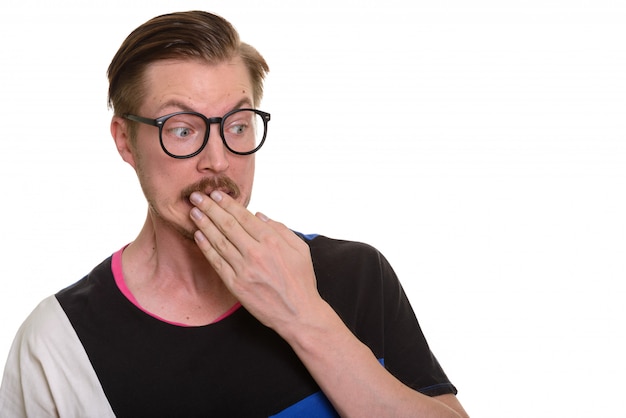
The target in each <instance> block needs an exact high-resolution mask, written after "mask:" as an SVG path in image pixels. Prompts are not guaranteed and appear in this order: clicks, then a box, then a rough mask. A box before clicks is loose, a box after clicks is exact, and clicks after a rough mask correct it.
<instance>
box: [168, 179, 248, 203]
mask: <svg viewBox="0 0 626 418" xmlns="http://www.w3.org/2000/svg"><path fill="white" fill-rule="evenodd" d="M213 190H219V191H221V192H224V193H226V194H228V195H230V197H232V198H233V199H237V198H238V197H239V195H240V194H241V191H240V190H239V186H237V183H235V182H234V181H233V180H232V179H231V178H230V177H227V176H218V177H207V178H204V179H202V180H200V181H198V182H196V183H193V184H191V185H189V186H187V187H185V189H183V191H182V192H181V193H180V197H181V198H182V199H183V200H189V196H191V194H192V193H193V192H201V193H206V194H208V193H210V192H212V191H213Z"/></svg>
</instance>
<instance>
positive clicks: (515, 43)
mask: <svg viewBox="0 0 626 418" xmlns="http://www.w3.org/2000/svg"><path fill="white" fill-rule="evenodd" d="M13 4H14V5H13V6H11V7H8V6H6V5H5V6H2V13H1V16H2V17H1V19H2V22H1V24H0V37H1V39H2V52H1V57H2V58H1V60H2V65H1V66H0V96H1V103H2V104H1V106H2V118H1V119H0V140H1V144H2V145H1V148H0V182H1V186H0V190H1V193H2V206H1V207H2V209H1V210H2V216H1V218H0V222H1V224H0V231H1V237H2V238H1V243H2V253H1V254H2V255H1V257H2V258H1V263H0V280H1V285H0V286H1V288H0V289H1V290H0V318H1V321H2V326H1V328H0V357H1V358H2V359H4V358H6V355H7V352H8V350H9V347H10V344H11V340H12V338H13V335H14V334H15V332H16V330H17V328H18V327H19V325H20V323H21V322H22V320H23V319H24V318H25V317H26V315H27V314H28V313H29V312H30V311H31V310H32V309H33V308H34V306H35V305H36V304H37V303H38V302H39V301H40V300H41V299H43V298H44V297H46V296H47V295H49V294H52V293H54V292H56V291H58V290H59V289H61V288H63V287H65V286H67V285H69V284H70V283H72V282H74V281H76V280H78V279H80V278H81V277H82V276H83V275H84V274H85V273H87V272H88V271H89V270H90V269H91V268H92V267H93V266H94V265H96V264H97V263H98V262H100V261H101V260H102V259H103V258H105V257H106V256H108V255H109V254H111V253H112V252H113V251H115V250H117V249H119V248H120V247H121V246H122V245H124V244H125V243H127V242H129V241H130V240H132V239H133V238H134V236H135V234H136V233H137V232H138V230H139V227H140V226H141V224H142V222H143V219H144V215H145V203H144V199H143V195H142V194H141V191H140V189H139V187H138V183H137V181H136V178H135V175H134V172H133V171H132V170H131V168H130V167H129V166H127V165H125V164H124V163H123V162H122V161H121V159H120V158H119V157H118V155H117V154H116V151H115V149H114V146H113V142H112V140H111V139H110V136H109V130H108V129H109V128H108V124H109V118H110V113H109V111H108V110H107V108H106V89H107V82H106V77H105V71H106V68H107V66H108V63H109V61H110V59H111V58H112V56H113V55H114V53H115V51H116V50H117V48H118V46H119V44H120V43H121V42H122V40H123V39H124V38H125V37H126V35H127V34H128V33H129V32H130V31H131V30H132V29H134V28H135V27H136V26H137V25H139V24H141V23H143V22H144V21H145V20H147V19H148V18H151V17H153V16H154V15H157V14H161V13H165V12H170V11H174V10H186V9H196V8H198V9H205V10H210V11H214V12H217V13H218V14H221V15H223V16H224V17H226V18H227V19H229V20H230V21H231V22H233V23H234V25H235V26H236V27H237V28H238V30H239V32H240V34H241V37H242V38H243V39H244V40H245V41H247V42H249V43H251V44H253V45H254V46H256V47H257V48H258V49H259V50H260V51H261V52H262V53H263V54H264V56H265V57H266V59H267V60H268V62H269V64H270V67H271V73H270V76H269V78H268V80H267V83H266V99H265V101H264V103H263V105H262V106H261V108H262V109H264V110H266V111H269V112H271V113H272V121H271V123H270V136H269V140H268V142H267V144H266V146H265V147H264V149H263V150H262V151H261V152H260V154H259V155H258V157H257V166H258V170H257V181H256V189H255V194H254V196H253V200H252V203H251V206H250V208H251V209H252V210H254V211H256V210H261V211H263V212H264V213H266V214H268V215H269V216H271V217H272V218H274V219H277V220H280V221H282V222H284V223H286V224H287V225H289V226H290V227H292V228H293V229H297V230H299V231H302V232H305V233H313V232H317V233H323V234H325V235H329V236H332V237H338V238H347V239H354V240H360V241H365V242H368V243H370V244H373V245H374V246H376V247H377V248H379V249H380V250H381V251H382V252H383V253H384V254H385V255H386V256H387V258H388V259H389V260H390V261H391V263H392V265H393V266H394V267H395V269H396V271H397V273H398V275H399V276H400V279H401V281H402V282H403V284H404V286H405V288H406V290H407V292H408V294H409V297H410V299H411V301H412V303H413V306H414V309H415V311H416V313H417V316H418V318H419V319H420V322H421V324H422V327H423V329H424V331H425V333H426V335H427V337H428V339H429V342H430V344H431V346H432V349H433V351H434V352H435V354H436V355H437V356H438V358H439V360H440V362H441V363H442V364H443V366H444V368H445V370H446V371H447V373H448V375H449V377H450V378H451V379H452V381H453V382H454V383H455V384H456V385H457V387H458V389H459V398H460V399H461V401H462V403H463V404H464V405H465V407H466V409H467V410H468V411H469V412H470V414H471V415H473V416H475V417H483V418H484V417H529V416H530V417H556V416H563V417H565V416H567V417H618V416H620V417H624V408H625V407H626V402H625V401H624V399H625V398H624V393H623V392H624V389H625V387H624V386H625V385H624V382H623V378H624V374H625V372H626V361H625V360H624V354H623V353H624V352H626V331H625V330H626V324H625V322H626V321H625V319H626V312H625V308H624V298H625V291H624V286H623V281H624V277H625V273H626V268H625V267H626V262H625V253H626V252H625V250H626V234H625V232H626V231H625V229H626V221H625V213H626V188H625V186H626V138H625V134H626V122H625V121H626V99H625V97H626V96H625V94H626V46H625V45H626V44H625V41H624V40H625V39H626V6H625V3H624V2H621V1H608V0H593V1H578V0H573V1H565V0H554V1H550V0H544V1H539V0H531V1H495V0H493V1H488V0H477V1H461V0H457V1H447V2H425V1H417V2H411V1H406V0H401V1H395V0H391V1H390V0H388V1H385V2H380V1H378V2H372V1H341V0H332V1H331V0H317V1H315V2H306V1H298V2H290V3H288V2H282V3H279V2H275V1H217V0H216V1H202V2H200V1H184V0H178V1H175V2H174V1H170V2H166V1H154V0H152V1H137V2H134V1H123V2H122V1H116V0H109V1H107V2H100V4H101V5H98V4H93V3H92V2H80V1H74V2H71V1H55V2H44V1H39V2H35V1H27V0H26V1H22V2H20V3H19V4H17V3H16V2H13ZM104 4H106V6H105V5H104ZM3 361H4V360H1V359H0V362H2V363H3ZM0 367H1V366H0Z"/></svg>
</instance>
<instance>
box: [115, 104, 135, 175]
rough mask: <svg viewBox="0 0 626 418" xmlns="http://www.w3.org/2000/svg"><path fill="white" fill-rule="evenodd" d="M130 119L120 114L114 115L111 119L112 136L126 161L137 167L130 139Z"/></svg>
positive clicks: (118, 150)
mask: <svg viewBox="0 0 626 418" xmlns="http://www.w3.org/2000/svg"><path fill="white" fill-rule="evenodd" d="M129 128H130V127H129V126H128V121H127V120H126V119H124V118H122V117H120V116H113V118H112V119H111V136H112V137H113V141H115V147H116V148H117V152H119V154H120V156H121V157H122V159H123V160H124V161H126V162H127V163H128V164H130V165H131V166H132V167H133V168H137V167H136V165H135V155H134V147H133V145H132V144H131V140H130V131H129Z"/></svg>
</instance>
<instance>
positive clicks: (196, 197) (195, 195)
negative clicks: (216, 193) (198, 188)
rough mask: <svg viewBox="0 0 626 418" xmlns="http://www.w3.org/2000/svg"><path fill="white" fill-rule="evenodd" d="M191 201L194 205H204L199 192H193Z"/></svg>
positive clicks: (190, 197)
mask: <svg viewBox="0 0 626 418" xmlns="http://www.w3.org/2000/svg"><path fill="white" fill-rule="evenodd" d="M189 201H190V202H191V203H193V204H198V203H202V195H201V194H200V193H198V192H193V193H192V194H191V196H189Z"/></svg>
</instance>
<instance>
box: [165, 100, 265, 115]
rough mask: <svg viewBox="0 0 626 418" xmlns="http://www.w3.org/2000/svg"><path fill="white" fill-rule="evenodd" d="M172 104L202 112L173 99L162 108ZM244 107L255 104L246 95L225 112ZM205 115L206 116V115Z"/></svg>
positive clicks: (188, 110) (183, 108)
mask: <svg viewBox="0 0 626 418" xmlns="http://www.w3.org/2000/svg"><path fill="white" fill-rule="evenodd" d="M170 106H173V107H178V108H180V109H181V110H183V111H185V112H196V113H200V112H198V111H197V110H196V109H193V108H191V107H190V106H188V105H186V104H185V103H182V102H179V101H178V100H173V101H170V102H166V103H165V105H164V106H162V107H161V108H162V109H163V108H167V107H170ZM244 107H245V108H248V107H249V108H252V107H253V106H252V103H250V99H249V98H247V97H246V98H243V99H241V100H239V101H238V102H237V103H236V104H235V106H233V107H232V108H231V109H230V110H228V111H226V112H225V114H226V113H228V112H231V111H233V110H235V109H243V108H244ZM205 116H206V115H205ZM210 117H211V116H210Z"/></svg>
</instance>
